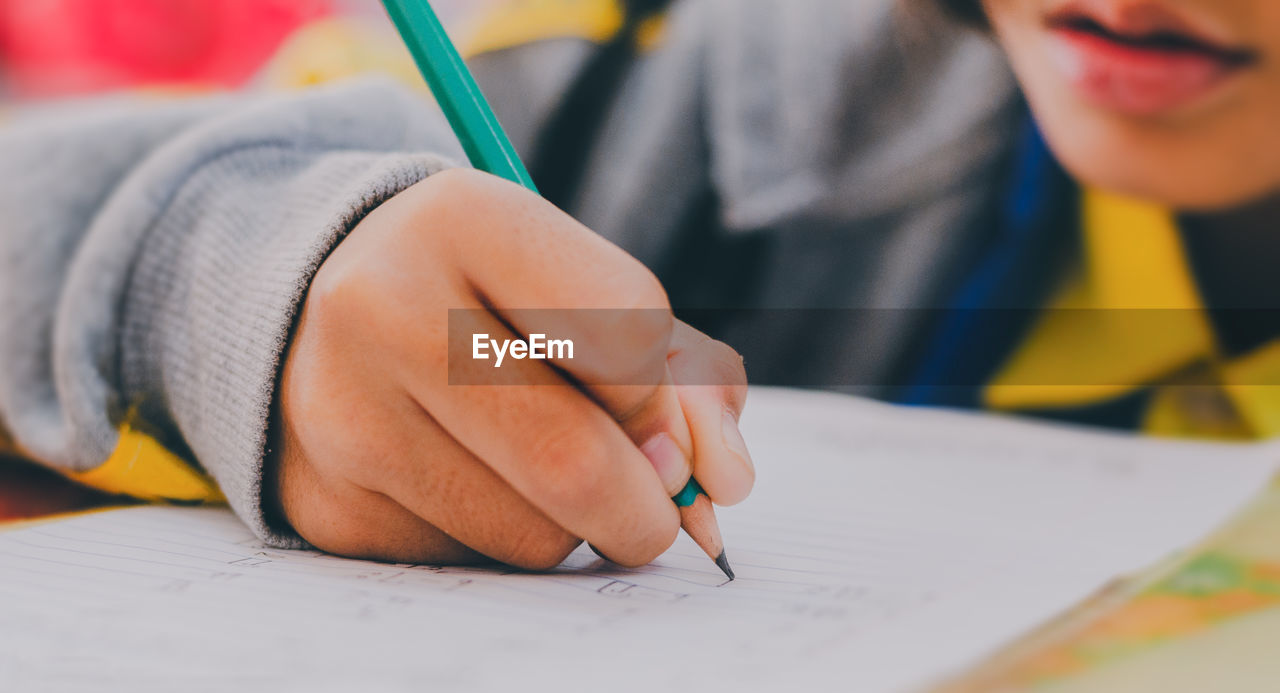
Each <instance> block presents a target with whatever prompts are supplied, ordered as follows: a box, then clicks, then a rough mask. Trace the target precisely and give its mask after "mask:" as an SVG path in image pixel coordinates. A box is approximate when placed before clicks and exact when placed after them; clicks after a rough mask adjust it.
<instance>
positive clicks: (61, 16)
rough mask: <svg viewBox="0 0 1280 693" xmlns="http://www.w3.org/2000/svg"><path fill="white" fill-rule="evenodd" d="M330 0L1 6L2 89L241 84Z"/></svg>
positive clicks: (53, 0) (33, 93)
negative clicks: (4, 87) (5, 87)
mask: <svg viewBox="0 0 1280 693" xmlns="http://www.w3.org/2000/svg"><path fill="white" fill-rule="evenodd" d="M333 4H334V3H333V0H2V1H0V60H3V62H4V72H5V81H6V82H7V85H6V86H7V88H8V89H9V90H10V91H12V92H13V93H15V94H16V95H18V96H24V97H42V96H58V95H66V94H76V93H84V92H92V91H102V90H106V89H113V88H120V87H129V86H140V85H153V84H167V85H195V86H225V87H234V86H237V85H240V84H243V83H244V82H245V81H246V80H247V79H249V78H250V77H252V76H253V75H254V74H255V73H256V72H257V70H258V69H259V68H260V67H261V66H262V65H263V63H265V62H266V61H267V59H268V58H270V57H271V55H272V54H273V53H274V52H275V51H276V49H277V48H278V47H279V45H280V43H281V41H283V40H284V39H285V38H286V37H287V36H288V35H289V34H290V33H292V32H293V31H294V30H296V29H297V28H298V27H300V26H302V25H304V24H306V23H308V22H311V21H314V20H316V19H320V18H323V17H326V16H328V15H330V14H332V12H333Z"/></svg>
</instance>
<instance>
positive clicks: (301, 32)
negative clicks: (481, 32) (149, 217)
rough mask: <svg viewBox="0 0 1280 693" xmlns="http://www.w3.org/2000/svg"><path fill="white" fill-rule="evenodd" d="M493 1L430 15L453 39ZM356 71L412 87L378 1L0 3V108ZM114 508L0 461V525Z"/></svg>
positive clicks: (309, 79) (441, 6) (288, 81)
mask: <svg viewBox="0 0 1280 693" xmlns="http://www.w3.org/2000/svg"><path fill="white" fill-rule="evenodd" d="M492 1H493V0H433V2H432V5H433V6H435V8H436V10H437V12H438V13H439V14H440V15H441V17H442V18H443V19H444V20H445V22H446V23H447V24H448V25H449V26H450V27H451V29H458V28H459V27H461V26H463V25H464V24H465V22H466V20H468V19H469V18H472V17H475V16H477V14H478V13H480V12H481V11H482V10H484V9H485V8H486V7H487V6H488V5H490V4H492ZM365 70H378V71H382V72H390V73H392V74H393V75H398V76H400V77H402V78H403V79H405V80H408V81H413V82H415V83H420V78H419V77H418V76H417V73H416V70H415V69H414V67H413V64H412V62H411V60H410V58H409V56H408V53H407V51H405V49H404V48H403V46H402V45H401V43H400V40H399V38H398V37H397V36H396V34H395V30H394V28H393V27H392V25H391V22H390V20H389V19H387V18H386V15H385V14H384V13H383V10H382V5H381V3H380V2H379V1H378V0H0V106H6V105H15V104H22V103H32V102H38V101H43V100H50V99H61V98H71V97H76V96H84V95H91V94H96V93H102V92H109V91H117V90H155V91H159V92H162V93H200V92H203V91H212V90H222V89H235V88H239V87H244V86H248V85H253V84H256V83H265V84H266V85H268V86H277V87H290V86H305V85H308V84H315V83H320V82H325V81H328V80H331V79H336V78H340V77H343V76H346V75H349V74H352V73H354V72H360V71H365ZM2 115H3V114H2V113H0V116H2ZM2 439H3V431H0V443H2V442H3V440H2ZM3 447H4V446H3V445H0V448H3ZM122 501H123V499H118V498H111V497H108V496H105V495H103V494H101V493H98V492H96V491H92V490H90V489H88V488H86V487H82V486H78V485H74V484H71V483H70V482H68V481H66V480H65V479H63V478H62V477H60V476H58V475H57V474H55V473H53V472H51V471H47V470H45V469H43V468H40V467H36V466H33V465H30V464H27V463H23V462H21V461H19V460H17V459H13V458H8V457H5V456H4V454H3V453H2V452H0V520H5V519H12V518H24V517H35V516H41V515H47V514H51V513H56V512H62V511H66V510H71V509H76V508H85V507H90V506H94V505H101V504H106V503H118V502H122Z"/></svg>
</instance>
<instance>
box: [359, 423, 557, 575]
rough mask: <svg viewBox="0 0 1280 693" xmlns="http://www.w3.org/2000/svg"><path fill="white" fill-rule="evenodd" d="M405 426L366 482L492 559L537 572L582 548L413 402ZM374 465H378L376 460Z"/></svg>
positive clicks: (372, 467)
mask: <svg viewBox="0 0 1280 693" xmlns="http://www.w3.org/2000/svg"><path fill="white" fill-rule="evenodd" d="M406 403H407V406H406V407H405V411H404V412H403V415H401V416H398V417H396V420H397V421H399V422H400V424H401V425H398V426H396V427H395V429H394V430H393V431H392V432H390V434H389V436H388V438H387V439H385V440H383V441H380V445H383V446H386V449H387V450H388V451H389V452H390V456H389V457H386V458H384V459H381V460H376V461H377V462H378V464H376V465H375V464H369V465H361V467H362V468H364V469H367V470H370V471H368V472H366V476H365V477H364V478H360V477H356V479H355V480H356V481H358V482H359V483H360V484H361V485H367V487H368V488H370V489H372V490H377V491H380V492H381V493H382V494H385V496H386V497H388V498H389V499H391V500H393V501H395V503H397V504H398V505H400V506H402V508H403V509H407V511H409V512H411V513H412V514H414V515H416V516H417V517H419V518H421V519H422V520H425V521H426V522H428V523H430V524H431V525H432V526H434V527H438V528H439V529H440V530H441V531H443V532H444V533H446V534H447V535H448V536H449V537H451V538H453V539H455V540H457V541H458V542H461V543H462V544H465V545H466V546H468V547H470V548H472V549H474V550H475V551H478V552H479V553H482V554H484V555H486V556H488V557H490V558H493V559H495V560H498V561H501V562H503V563H507V564H509V565H514V566H519V567H521V568H527V569H530V570H547V569H549V568H553V567H555V566H557V565H559V564H560V562H561V561H563V560H564V559H565V558H566V557H567V556H568V555H569V554H570V553H571V552H572V551H573V550H574V549H575V548H577V546H578V544H580V543H581V540H580V539H578V538H577V537H576V536H574V535H573V534H570V533H569V532H568V531H566V530H564V529H563V528H561V527H560V526H559V525H558V524H556V523H555V522H553V521H552V520H551V519H550V518H548V517H547V516H546V515H545V514H544V513H542V512H541V511H540V510H538V509H537V508H536V507H534V505H533V504H532V503H530V502H529V501H528V500H526V499H525V498H524V497H523V496H521V495H520V494H519V493H517V492H516V491H515V490H514V489H513V488H512V487H511V486H510V485H508V484H507V483H506V482H505V481H504V480H503V479H502V478H501V477H500V476H498V474H497V473H495V472H494V471H493V470H492V469H490V468H489V467H488V466H486V465H485V463H484V462H482V461H481V460H479V459H477V458H476V457H475V456H474V455H472V454H471V453H470V452H469V451H468V450H466V449H465V448H463V447H462V446H461V445H459V444H458V443H457V442H456V441H455V440H454V439H453V438H452V436H450V435H449V434H448V433H447V432H446V431H444V430H443V429H442V428H440V426H439V425H438V424H437V423H436V422H435V421H433V420H432V419H431V417H429V416H428V415H427V414H426V413H425V412H423V411H421V409H420V408H419V407H418V405H417V403H416V402H412V401H411V400H408V399H407V398H406ZM371 461H373V460H371Z"/></svg>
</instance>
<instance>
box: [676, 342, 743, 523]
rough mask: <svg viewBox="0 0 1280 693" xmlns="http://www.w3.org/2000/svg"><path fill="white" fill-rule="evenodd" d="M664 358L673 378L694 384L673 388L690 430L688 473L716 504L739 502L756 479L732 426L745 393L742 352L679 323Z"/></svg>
mask: <svg viewBox="0 0 1280 693" xmlns="http://www.w3.org/2000/svg"><path fill="white" fill-rule="evenodd" d="M669 363H670V368H671V373H672V376H673V377H674V378H675V380H676V382H677V383H699V384H692V385H679V386H678V387H677V392H678V397H679V401H680V405H681V408H682V409H683V411H684V416H685V420H686V421H687V422H688V424H689V429H690V430H691V432H692V435H693V450H694V456H693V474H694V476H695V477H696V478H697V479H698V483H699V484H700V485H701V486H702V488H703V489H704V490H705V491H706V492H707V495H708V496H710V497H711V500H712V501H714V502H715V503H716V504H717V505H734V504H736V503H740V502H742V501H743V500H744V499H745V498H746V497H747V495H748V494H750V493H751V488H752V486H753V485H754V484H755V478H756V472H755V465H754V463H753V462H752V460H751V454H750V452H749V451H748V450H747V445H746V442H745V441H744V440H743V438H742V434H741V432H739V430H738V418H739V416H741V414H742V408H743V406H744V405H745V404H746V397H747V376H746V371H745V370H744V369H743V366H742V357H740V356H739V355H738V353H737V352H736V351H734V350H733V349H732V348H730V347H729V346H728V345H726V344H724V343H723V342H718V341H716V340H713V339H711V338H710V337H708V336H706V335H705V334H702V333H701V332H698V331H697V330H695V329H693V328H692V327H689V326H688V325H685V324H683V323H679V324H678V325H677V327H676V335H675V338H674V340H673V343H672V353H671V356H670V358H669ZM702 383H705V384H702Z"/></svg>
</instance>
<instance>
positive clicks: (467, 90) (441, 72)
mask: <svg viewBox="0 0 1280 693" xmlns="http://www.w3.org/2000/svg"><path fill="white" fill-rule="evenodd" d="M383 5H384V6H385V7H386V9H387V13H388V14H389V15H390V17H391V19H392V21H393V22H395V25H396V28H397V29H398V30H399V31H400V35H401V37H403V38H404V41H405V43H406V45H407V46H408V47H409V51H410V53H412V54H413V57H414V60H415V61H416V62H417V64H418V68H419V69H420V70H421V71H422V75H423V77H424V78H425V79H426V81H427V84H428V85H429V86H430V87H431V90H432V93H433V94H435V96H436V99H437V101H438V102H439V103H440V106H441V108H442V109H443V110H444V112H445V115H446V116H447V117H448V119H449V124H450V125H451V126H452V127H453V129H454V132H455V134H457V135H458V139H459V141H460V142H461V143H462V146H463V149H464V150H466V152H467V156H468V158H470V159H471V163H472V164H473V165H474V166H476V168H478V169H480V170H482V171H486V172H488V173H491V174H493V175H496V176H499V177H502V178H506V179H507V180H510V181H512V182H514V183H518V184H520V185H523V186H524V187H526V188H528V189H529V190H531V191H533V192H537V187H536V185H535V184H534V181H533V179H532V178H531V177H530V176H529V173H528V171H527V170H526V169H525V167H524V164H523V163H522V162H521V161H520V157H519V155H518V154H517V153H516V151H515V147H514V146H512V144H511V142H510V140H509V139H508V138H507V136H506V133H505V132H504V131H503V128H502V125H501V124H500V123H499V122H498V119H497V117H496V116H495V115H494V113H493V111H492V109H491V108H490V107H489V104H488V101H487V100H486V99H485V97H484V94H483V93H481V91H480V88H479V86H478V85H477V84H476V82H475V79H474V78H472V76H471V73H470V71H469V70H468V68H467V66H466V64H465V63H464V62H463V60H462V57H461V55H459V53H458V51H457V49H456V48H455V47H454V46H453V43H452V41H451V40H450V39H449V37H448V34H447V33H446V32H445V30H444V27H443V25H442V24H441V22H440V20H439V18H438V17H437V16H436V14H435V11H434V10H433V9H432V7H431V3H430V2H428V0H383ZM738 365H739V367H741V364H740V363H739V364H738ZM669 375H670V374H669V373H668V376H669ZM665 389H667V387H664V388H662V389H660V390H659V393H658V395H657V396H658V397H661V396H662V392H663V390H665ZM597 396H598V395H597ZM667 427H669V428H678V429H680V430H683V429H684V427H683V426H677V425H676V424H675V423H673V422H668V423H667ZM734 430H735V431H736V420H735V421H734ZM650 435H652V436H653V437H650ZM643 437H644V438H647V439H648V442H647V443H645V444H644V447H642V448H641V449H642V451H644V452H645V453H646V455H647V456H649V457H650V460H651V461H653V460H654V458H655V456H658V455H661V456H663V457H671V456H674V455H676V454H677V452H678V453H679V454H682V455H685V454H687V452H692V449H691V447H690V446H688V445H682V446H678V448H679V449H677V445H676V444H675V442H676V441H675V439H673V438H671V437H670V436H669V435H666V434H662V433H659V434H651V433H646V434H645V435H644V436H643ZM678 438H680V439H683V438H684V436H683V435H678ZM736 447H740V448H741V453H740V454H741V455H742V456H745V457H746V458H747V460H748V461H749V459H750V458H749V456H748V454H747V451H746V445H745V443H742V441H741V437H740V436H739V438H738V439H737V441H736ZM686 451H687V452H686ZM655 466H659V463H657V462H655ZM667 466H671V465H667ZM672 499H673V500H674V501H675V503H676V505H677V506H678V507H679V508H680V515H681V524H682V526H683V527H684V528H685V530H686V531H688V532H689V534H690V536H691V537H693V539H694V541H696V542H697V543H698V545H699V546H700V547H702V549H703V550H704V551H706V552H707V555H708V556H710V557H711V558H712V559H713V560H714V561H715V563H716V565H717V566H718V567H719V568H720V569H721V570H722V571H724V574H725V575H726V576H727V577H728V578H729V579H730V580H732V579H733V578H734V573H733V570H732V569H731V568H730V567H729V562H728V559H727V558H726V555H725V550H724V542H723V539H722V538H721V535H720V529H719V526H718V524H717V523H716V520H715V514H714V511H713V510H712V507H711V502H710V500H709V499H708V497H707V495H706V493H705V491H704V490H703V489H702V487H701V486H700V485H699V484H698V482H697V481H695V480H693V479H692V478H690V479H689V480H687V481H686V482H685V483H684V485H683V486H682V488H681V489H680V491H679V492H677V493H674V494H673V496H672Z"/></svg>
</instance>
